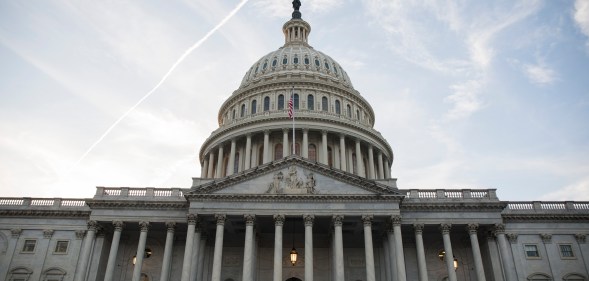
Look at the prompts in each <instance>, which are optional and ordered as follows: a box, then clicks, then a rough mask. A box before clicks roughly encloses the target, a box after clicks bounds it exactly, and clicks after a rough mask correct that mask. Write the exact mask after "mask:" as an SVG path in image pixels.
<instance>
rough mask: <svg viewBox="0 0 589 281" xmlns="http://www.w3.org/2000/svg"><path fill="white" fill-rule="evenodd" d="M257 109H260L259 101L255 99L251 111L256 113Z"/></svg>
mask: <svg viewBox="0 0 589 281" xmlns="http://www.w3.org/2000/svg"><path fill="white" fill-rule="evenodd" d="M257 111H258V102H256V100H253V101H252V108H251V112H252V114H256V112H257Z"/></svg>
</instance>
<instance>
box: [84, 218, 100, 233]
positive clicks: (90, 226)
mask: <svg viewBox="0 0 589 281" xmlns="http://www.w3.org/2000/svg"><path fill="white" fill-rule="evenodd" d="M86 225H87V226H88V230H91V231H96V230H98V222H97V221H95V220H91V221H88V222H87V223H86Z"/></svg>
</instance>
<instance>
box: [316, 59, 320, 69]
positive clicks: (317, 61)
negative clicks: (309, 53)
mask: <svg viewBox="0 0 589 281" xmlns="http://www.w3.org/2000/svg"><path fill="white" fill-rule="evenodd" d="M320 65H321V63H320V62H319V60H318V59H317V58H315V66H317V67H319V66H320Z"/></svg>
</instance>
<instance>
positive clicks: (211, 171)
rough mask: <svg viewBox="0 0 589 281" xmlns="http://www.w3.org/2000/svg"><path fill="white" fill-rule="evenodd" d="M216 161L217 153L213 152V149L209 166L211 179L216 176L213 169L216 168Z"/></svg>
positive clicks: (208, 174) (208, 176)
mask: <svg viewBox="0 0 589 281" xmlns="http://www.w3.org/2000/svg"><path fill="white" fill-rule="evenodd" d="M214 163H215V153H213V152H212V151H211V152H209V167H208V171H207V178H208V179H211V178H213V177H214V175H213V169H214V167H213V166H214V165H213V164H214Z"/></svg>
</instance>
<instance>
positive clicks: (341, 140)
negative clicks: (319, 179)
mask: <svg viewBox="0 0 589 281" xmlns="http://www.w3.org/2000/svg"><path fill="white" fill-rule="evenodd" d="M339 153H340V157H339V160H340V168H341V170H342V171H346V172H347V171H348V169H347V168H346V136H345V135H344V134H341V135H339Z"/></svg>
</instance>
